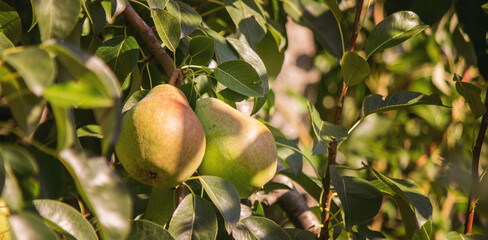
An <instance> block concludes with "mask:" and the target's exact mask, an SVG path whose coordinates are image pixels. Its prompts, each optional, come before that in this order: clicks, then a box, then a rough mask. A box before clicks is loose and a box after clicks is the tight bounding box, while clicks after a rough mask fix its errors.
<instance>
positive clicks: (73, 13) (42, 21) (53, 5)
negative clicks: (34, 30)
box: [32, 0, 81, 42]
mask: <svg viewBox="0 0 488 240" xmlns="http://www.w3.org/2000/svg"><path fill="white" fill-rule="evenodd" d="M32 3H33V8H34V12H35V13H36V18H37V22H38V26H39V31H40V33H41V39H42V41H43V42H44V41H46V40H48V39H50V38H57V39H65V38H66V37H67V36H68V35H69V33H70V32H71V30H73V28H74V26H75V24H76V21H77V20H78V14H79V13H80V10H81V1H80V0H34V1H32Z"/></svg>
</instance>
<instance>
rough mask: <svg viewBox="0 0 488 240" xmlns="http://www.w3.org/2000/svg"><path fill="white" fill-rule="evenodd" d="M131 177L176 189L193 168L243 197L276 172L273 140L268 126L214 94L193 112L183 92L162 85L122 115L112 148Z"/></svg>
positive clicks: (202, 100)
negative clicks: (116, 139) (215, 178)
mask: <svg viewBox="0 0 488 240" xmlns="http://www.w3.org/2000/svg"><path fill="white" fill-rule="evenodd" d="M115 151H116V154H117V157H118V159H119V160H120V162H121V163H122V165H123V167H124V168H125V169H126V170H127V172H128V173H129V174H130V175H131V176H132V177H133V178H135V179H136V180H138V181H140V182H142V183H145V184H148V185H151V186H155V187H161V188H171V187H175V186H177V185H178V184H180V183H181V182H183V181H185V180H186V179H188V178H189V177H190V176H191V175H192V174H193V173H194V172H195V171H196V170H197V169H198V172H199V173H200V174H201V175H212V176H218V177H221V178H223V179H226V180H227V181H229V182H230V183H232V184H233V185H234V186H235V187H236V189H237V191H238V193H239V196H240V197H248V196H249V195H251V194H252V193H253V192H254V191H256V189H257V188H259V187H261V186H263V185H264V184H265V183H267V182H268V181H269V180H271V178H272V177H273V176H274V175H275V172H276V167H277V157H276V144H275V141H274V138H273V136H272V134H271V132H270V131H269V129H268V128H267V127H266V126H265V125H264V124H263V123H261V122H259V121H258V120H256V119H254V118H252V117H250V116H247V115H245V114H243V113H241V112H239V111H237V110H236V109H234V108H232V107H231V106H229V105H227V104H226V103H224V102H222V101H220V100H218V99H215V98H204V99H201V100H199V101H198V102H197V104H196V108H195V111H193V110H192V108H191V107H190V105H189V104H188V101H187V99H186V97H185V95H184V94H183V93H182V92H181V91H180V90H179V89H178V88H176V87H174V86H172V85H168V84H163V85H159V86H156V87H155V88H153V89H152V90H151V91H150V92H149V93H148V94H147V95H146V97H144V98H143V99H142V100H141V101H140V102H139V103H137V104H136V105H135V106H134V107H133V108H132V109H131V110H129V111H128V112H126V113H125V115H124V117H123V119H122V130H121V135H120V139H119V141H118V143H117V144H116V146H115Z"/></svg>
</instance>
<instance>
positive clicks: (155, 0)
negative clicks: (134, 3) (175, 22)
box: [147, 0, 168, 9]
mask: <svg viewBox="0 0 488 240" xmlns="http://www.w3.org/2000/svg"><path fill="white" fill-rule="evenodd" d="M147 3H148V4H149V7H150V8H151V9H155V8H158V9H164V8H165V7H166V4H168V0H147Z"/></svg>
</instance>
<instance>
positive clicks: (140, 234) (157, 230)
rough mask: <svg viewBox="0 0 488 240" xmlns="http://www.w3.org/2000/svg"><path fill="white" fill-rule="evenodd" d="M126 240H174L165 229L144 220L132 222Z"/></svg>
mask: <svg viewBox="0 0 488 240" xmlns="http://www.w3.org/2000/svg"><path fill="white" fill-rule="evenodd" d="M127 239H161V240H174V238H173V237H172V236H171V234H169V232H168V231H167V230H166V229H164V228H163V227H161V226H159V225H157V224H154V223H152V222H150V221H146V220H137V221H134V222H133V223H132V230H131V232H130V235H129V237H128V238H127Z"/></svg>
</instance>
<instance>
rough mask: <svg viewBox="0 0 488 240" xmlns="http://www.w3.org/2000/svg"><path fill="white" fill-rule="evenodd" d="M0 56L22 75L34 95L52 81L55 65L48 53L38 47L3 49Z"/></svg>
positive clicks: (54, 74) (40, 92)
mask: <svg viewBox="0 0 488 240" xmlns="http://www.w3.org/2000/svg"><path fill="white" fill-rule="evenodd" d="M2 55H3V56H2V58H3V60H4V61H5V62H7V63H8V64H9V65H10V66H12V67H13V68H14V69H15V70H17V72H18V73H19V74H20V76H22V78H23V79H24V81H25V84H26V85H27V87H28V88H29V89H30V90H31V92H33V93H34V94H35V95H36V96H41V95H42V93H43V91H44V88H45V87H47V86H49V85H50V84H51V83H52V82H54V77H55V76H56V65H55V63H54V59H52V58H51V56H49V54H48V53H47V52H46V51H44V50H43V49H40V48H38V47H26V48H15V49H10V50H7V51H4V52H3V54H2Z"/></svg>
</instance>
